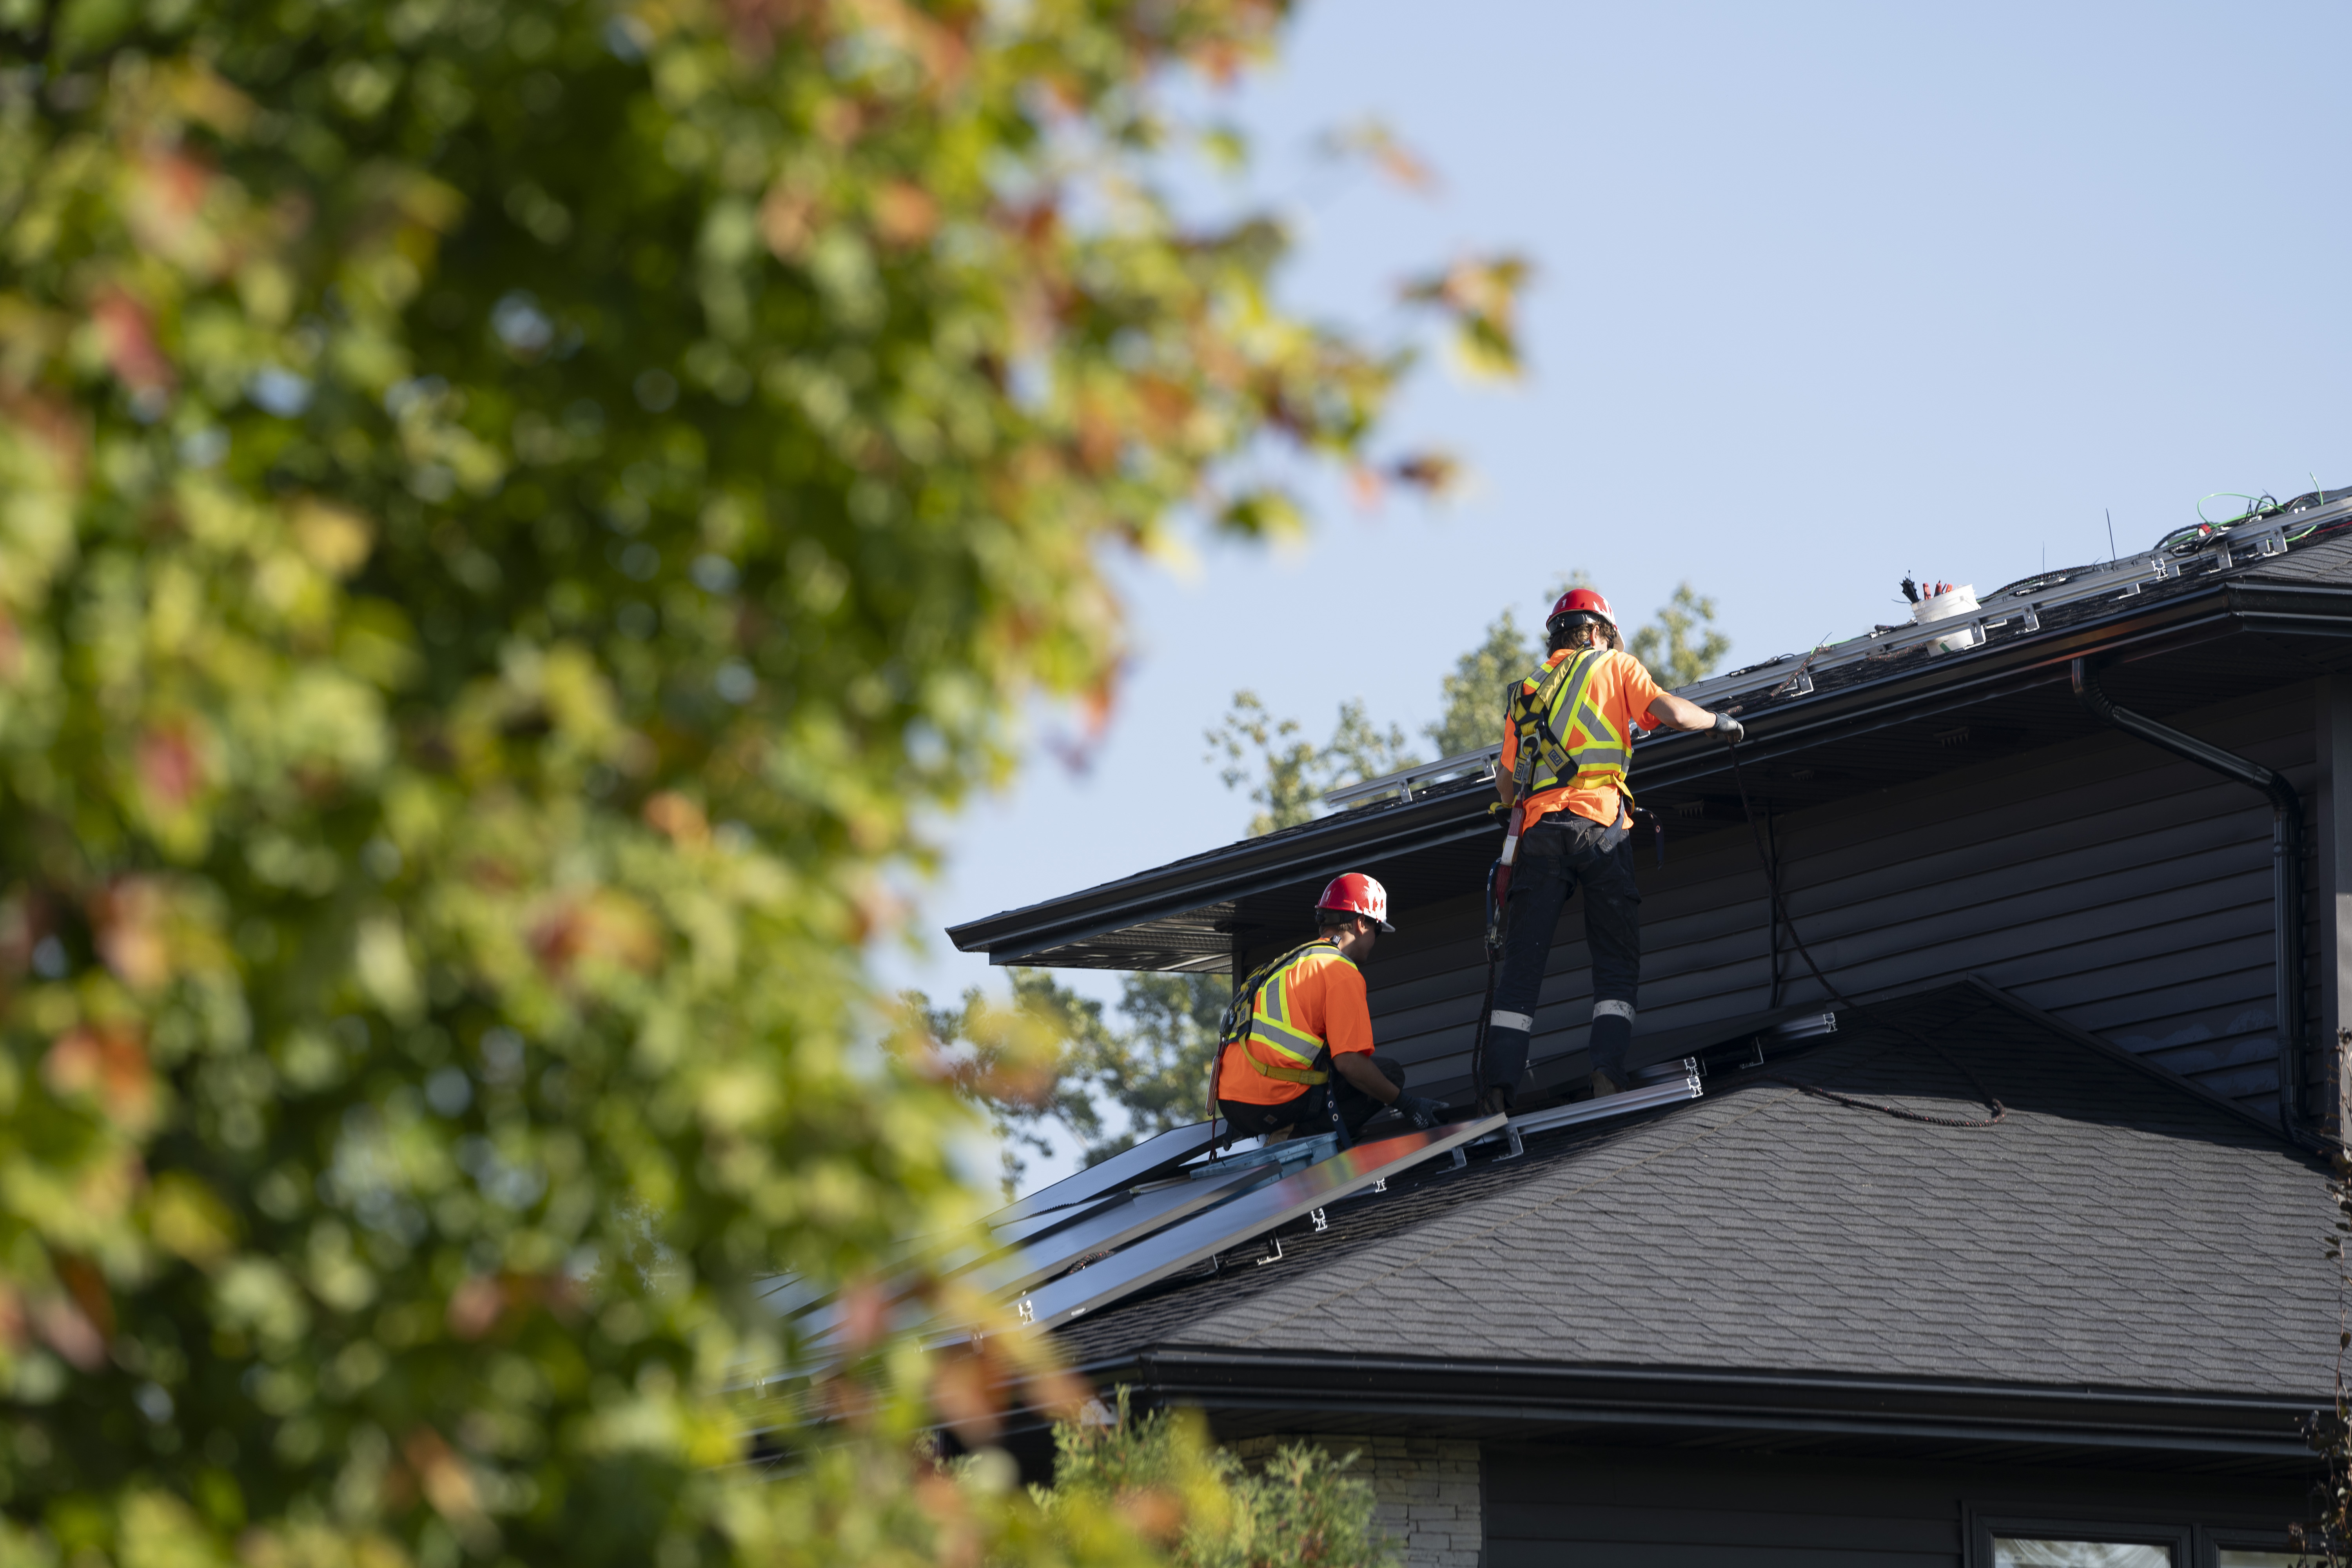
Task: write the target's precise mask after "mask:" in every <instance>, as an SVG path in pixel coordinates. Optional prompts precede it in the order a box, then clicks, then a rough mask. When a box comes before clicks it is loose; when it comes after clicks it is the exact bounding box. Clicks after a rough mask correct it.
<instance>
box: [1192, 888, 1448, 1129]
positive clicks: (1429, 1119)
mask: <svg viewBox="0 0 2352 1568" xmlns="http://www.w3.org/2000/svg"><path fill="white" fill-rule="evenodd" d="M1388 913H1389V895H1388V890H1387V889H1384V888H1382V887H1381V885H1380V884H1379V883H1378V882H1375V881H1374V880H1372V879H1370V877H1367V876H1365V875H1364V874H1363V873H1361V872H1360V871H1349V872H1348V873H1347V874H1346V875H1344V876H1340V877H1335V878H1333V879H1331V885H1330V886H1329V887H1328V888H1326V889H1323V897H1322V898H1321V899H1320V900H1318V901H1317V903H1316V906H1315V923H1316V926H1317V928H1318V930H1319V931H1321V933H1322V934H1321V935H1319V936H1318V937H1317V938H1316V939H1315V940H1314V941H1313V942H1308V943H1307V945H1306V946H1304V947H1300V948H1297V949H1294V950H1293V951H1291V952H1286V953H1285V954H1284V955H1283V956H1282V957H1280V958H1277V959H1276V960H1275V961H1274V962H1273V963H1269V964H1267V965H1266V966H1265V968H1263V969H1260V970H1259V971H1257V973H1255V974H1252V975H1251V976H1250V977H1249V978H1248V979H1246V980H1244V982H1243V983H1242V984H1239V985H1237V986H1235V987H1234V1000H1233V1004H1232V1005H1230V1006H1228V1007H1227V1008H1226V1009H1225V1026H1224V1029H1223V1033H1222V1035H1221V1036H1220V1038H1221V1040H1222V1041H1223V1043H1222V1044H1221V1045H1220V1046H1219V1047H1217V1067H1216V1070H1215V1072H1214V1074H1213V1079H1214V1082H1215V1093H1214V1098H1215V1100H1216V1114H1218V1115H1220V1116H1223V1118H1224V1119H1225V1120H1226V1121H1229V1122H1231V1123H1232V1124H1233V1130H1234V1131H1235V1132H1236V1133H1241V1134H1245V1135H1247V1134H1255V1135H1258V1136H1262V1137H1263V1138H1264V1139H1265V1141H1266V1142H1269V1143H1276V1142H1281V1141H1283V1140H1284V1139H1286V1138H1288V1137H1289V1136H1290V1135H1291V1134H1292V1133H1294V1132H1305V1133H1307V1134H1309V1135H1312V1134H1315V1133H1318V1132H1324V1131H1339V1132H1340V1134H1341V1136H1340V1140H1339V1142H1340V1145H1341V1146H1342V1147H1345V1146H1347V1145H1348V1144H1349V1142H1352V1141H1353V1140H1354V1138H1355V1136H1356V1134H1357V1132H1358V1131H1360V1130H1361V1129H1362V1127H1363V1125H1364V1123H1365V1122H1367V1121H1370V1120H1371V1119H1372V1117H1373V1115H1374V1114H1375V1113H1377V1112H1378V1111H1380V1110H1381V1109H1382V1108H1383V1107H1388V1106H1393V1107H1395V1108H1396V1109H1397V1110H1401V1111H1402V1112H1403V1113H1404V1114H1405V1116H1406V1117H1407V1118H1409V1119H1410V1120H1411V1121H1412V1122H1413V1123H1414V1124H1415V1125H1416V1126H1421V1127H1428V1126H1432V1125H1433V1124H1434V1123H1435V1122H1436V1121H1437V1119H1438V1116H1439V1115H1440V1113H1441V1112H1443V1111H1444V1107H1443V1106H1441V1105H1439V1104H1438V1103H1437V1102H1436V1101H1435V1100H1424V1099H1423V1098H1421V1097H1420V1096H1418V1095H1411V1094H1407V1093H1405V1092H1404V1068H1402V1066H1400V1065H1399V1064H1397V1063H1396V1062H1394V1061H1391V1059H1389V1058H1386V1057H1376V1056H1374V1055H1372V1014H1371V1009H1370V1006H1369V1005H1367V1004H1366V1002H1365V999H1364V974H1363V971H1362V970H1361V969H1360V968H1359V967H1358V965H1360V964H1361V963H1363V962H1364V960H1365V959H1367V958H1369V957H1370V956H1371V952H1372V942H1374V940H1375V939H1377V938H1378V937H1379V935H1380V933H1381V932H1382V931H1394V930H1396V928H1395V927H1394V926H1392V925H1391V924H1389V922H1388ZM1334 1074H1337V1075H1338V1077H1339V1082H1338V1083H1337V1084H1334V1083H1333V1082H1332V1081H1331V1079H1332V1077H1333V1075H1334Z"/></svg>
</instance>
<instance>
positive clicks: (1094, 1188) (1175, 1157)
mask: <svg viewBox="0 0 2352 1568" xmlns="http://www.w3.org/2000/svg"><path fill="white" fill-rule="evenodd" d="M1216 1127H1217V1123H1215V1122H1214V1121H1195V1122H1193V1123H1192V1125H1191V1126H1189V1127H1174V1128H1171V1129H1169V1131H1165V1132H1162V1133H1160V1135H1159V1136H1158V1137H1156V1138H1147V1139H1145V1140H1144V1141H1143V1142H1140V1143H1138V1144H1137V1145H1136V1146H1135V1147H1134V1148H1132V1149H1127V1150H1122V1151H1121V1152H1118V1153H1116V1154H1113V1155H1112V1156H1111V1157H1110V1158H1109V1159H1108V1160H1105V1161H1104V1162H1103V1163H1101V1164H1099V1165H1088V1166H1087V1168H1086V1169H1085V1170H1083V1171H1080V1172H1079V1173H1077V1174H1076V1175H1074V1176H1065V1177H1063V1178H1062V1179H1061V1180H1060V1181H1058V1182H1055V1184H1053V1185H1052V1186H1049V1187H1040V1188H1038V1189H1037V1190H1036V1191H1035V1192H1034V1193H1031V1194H1029V1195H1028V1196H1027V1197H1024V1198H1023V1199H1021V1200H1020V1201H1019V1202H1018V1203H1014V1204H1011V1205H1007V1206H1005V1207H1003V1208H1001V1209H999V1210H997V1211H996V1212H995V1213H994V1214H992V1215H989V1216H988V1224H989V1226H990V1227H991V1228H992V1229H994V1228H999V1227H1002V1226H1006V1225H1009V1224H1011V1223H1012V1222H1013V1221H1015V1220H1021V1219H1026V1218H1028V1217H1029V1216H1030V1215H1037V1214H1043V1213H1045V1211H1046V1210H1047V1209H1057V1208H1068V1207H1070V1206H1072V1205H1076V1204H1082V1203H1087V1202H1088V1201H1090V1200H1092V1199H1095V1198H1100V1197H1107V1196H1108V1195H1110V1194H1114V1193H1121V1192H1125V1191H1126V1190H1127V1189H1128V1188H1129V1187H1131V1186H1133V1185H1135V1184H1137V1183H1138V1182H1143V1181H1149V1180H1150V1178H1151V1177H1153V1176H1156V1175H1158V1174H1160V1173H1161V1172H1162V1171H1165V1170H1167V1169H1168V1168H1169V1167H1171V1166H1173V1165H1181V1164H1182V1163H1184V1162H1185V1161H1187V1160H1190V1159H1192V1157H1193V1156H1194V1155H1196V1154H1201V1153H1205V1152H1207V1150H1208V1147H1209V1145H1210V1144H1211V1143H1212V1142H1214V1141H1215V1129H1216Z"/></svg>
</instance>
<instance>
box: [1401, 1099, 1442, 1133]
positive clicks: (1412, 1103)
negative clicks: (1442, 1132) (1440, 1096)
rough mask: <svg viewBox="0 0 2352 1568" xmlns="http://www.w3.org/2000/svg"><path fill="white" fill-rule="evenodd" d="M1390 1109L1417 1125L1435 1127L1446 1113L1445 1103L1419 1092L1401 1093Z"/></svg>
mask: <svg viewBox="0 0 2352 1568" xmlns="http://www.w3.org/2000/svg"><path fill="white" fill-rule="evenodd" d="M1389 1109H1390V1110H1393V1111H1395V1112H1396V1113H1397V1114H1398V1115H1400V1116H1402V1117H1403V1118H1404V1119H1405V1120H1406V1121H1410V1122H1412V1124H1413V1125H1414V1126H1415V1127H1434V1126H1436V1125H1437V1123H1438V1122H1439V1121H1441V1120H1442V1119H1443V1118H1444V1115H1445V1107H1444V1105H1442V1104H1440V1103H1439V1102H1438V1101H1436V1100H1431V1099H1430V1098H1428V1097H1427V1096H1426V1095H1419V1094H1400V1095H1398V1096H1397V1097H1396V1099H1395V1100H1394V1101H1393V1102H1392V1103H1391V1105H1390V1107H1389Z"/></svg>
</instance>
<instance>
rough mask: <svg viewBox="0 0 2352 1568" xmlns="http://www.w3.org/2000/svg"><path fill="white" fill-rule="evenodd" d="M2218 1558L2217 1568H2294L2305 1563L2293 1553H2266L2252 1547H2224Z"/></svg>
mask: <svg viewBox="0 0 2352 1568" xmlns="http://www.w3.org/2000/svg"><path fill="white" fill-rule="evenodd" d="M2216 1556H2217V1558H2218V1561H2217V1563H2215V1568H2294V1565H2295V1564H2296V1563H2300V1562H2302V1561H2304V1559H2302V1558H2299V1557H2297V1556H2296V1555H2295V1554H2294V1552H2264V1551H2262V1550H2260V1549H2258V1548H2255V1547H2251V1546H2224V1547H2221V1549H2220V1550H2219V1551H2218V1552H2217V1553H2216Z"/></svg>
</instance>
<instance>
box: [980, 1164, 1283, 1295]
mask: <svg viewBox="0 0 2352 1568" xmlns="http://www.w3.org/2000/svg"><path fill="white" fill-rule="evenodd" d="M1281 1173H1282V1172H1281V1169H1280V1167H1278V1166H1275V1165H1265V1164H1260V1165H1250V1166H1246V1167H1244V1168H1243V1169H1241V1170H1238V1171H1234V1172H1230V1173H1226V1174H1224V1175H1222V1176H1218V1177H1215V1178H1213V1179H1211V1180H1207V1181H1199V1182H1184V1183H1181V1184H1175V1185H1171V1186H1165V1187H1155V1188H1153V1189H1152V1190H1151V1191H1150V1192H1148V1193H1138V1194H1136V1195H1135V1196H1134V1197H1132V1198H1130V1199H1129V1200H1128V1201H1127V1202H1125V1203H1120V1204H1109V1205H1104V1206H1103V1207H1101V1208H1099V1209H1097V1210H1095V1211H1093V1213H1092V1214H1091V1215H1089V1216H1088V1217H1087V1218H1086V1219H1083V1220H1080V1221H1079V1222H1078V1223H1077V1224H1076V1225H1071V1226H1064V1227H1063V1228H1062V1229H1060V1230H1056V1231H1055V1232H1053V1233H1052V1234H1051V1235H1048V1236H1045V1237H1039V1238H1038V1239H1037V1240H1035V1241H1034V1242H1032V1243H1030V1244H1029V1245H1028V1246H1026V1247H1020V1248H1018V1249H1016V1250H1014V1251H1012V1252H1008V1253H1000V1254H998V1255H997V1256H996V1257H994V1258H988V1259H986V1260H984V1261H982V1262H981V1263H978V1264H975V1265H973V1266H972V1267H973V1271H974V1278H975V1279H979V1280H981V1281H983V1282H984V1283H985V1284H986V1286H987V1288H988V1289H989V1290H990V1291H992V1292H1003V1293H1004V1294H1007V1295H1010V1294H1012V1293H1013V1292H1014V1291H1017V1290H1026V1289H1029V1288H1030V1287H1031V1286H1032V1285H1034V1284H1036V1283H1037V1282H1038V1281H1040V1280H1043V1279H1052V1278H1053V1277H1054V1276H1055V1275H1056V1274H1059V1273H1061V1272H1062V1271H1063V1270H1064V1269H1066V1268H1069V1267H1070V1265H1072V1264H1074V1263H1076V1262H1078V1261H1079V1260H1081V1259H1082V1258H1091V1257H1093V1256H1094V1255H1095V1254H1097V1253H1098V1252H1108V1251H1109V1250H1110V1249H1111V1248H1113V1247H1126V1246H1129V1244H1131V1243H1133V1242H1136V1241H1139V1240H1141V1239H1142V1238H1143V1237H1147V1236H1150V1234H1151V1233H1152V1232H1153V1231H1156V1230H1163V1229H1165V1228H1167V1227H1168V1226H1171V1225H1174V1224H1175V1223H1177V1222H1178V1221H1179V1220H1182V1219H1187V1218H1190V1217H1191V1216H1192V1215H1196V1214H1199V1213H1200V1212H1201V1211H1202V1210H1203V1209H1211V1208H1214V1207H1216V1206H1217V1205H1219V1204H1222V1203H1224V1202H1226V1201H1227V1200H1229V1199H1232V1198H1234V1197H1238V1196H1240V1195H1241V1194H1244V1193H1245V1192H1248V1191H1249V1190H1250V1189H1251V1188H1253V1187H1259V1186H1264V1185H1265V1184H1266V1183H1268V1182H1271V1181H1273V1180H1274V1179H1275V1178H1276V1177H1277V1176H1279V1175H1280V1174H1281Z"/></svg>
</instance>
